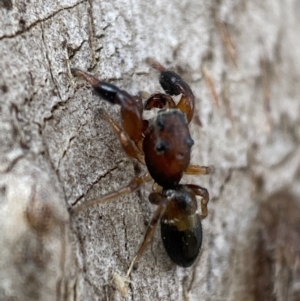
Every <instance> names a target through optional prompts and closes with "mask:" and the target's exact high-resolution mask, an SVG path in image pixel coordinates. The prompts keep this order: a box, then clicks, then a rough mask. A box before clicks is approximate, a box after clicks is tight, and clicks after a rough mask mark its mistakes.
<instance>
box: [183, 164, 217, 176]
mask: <svg viewBox="0 0 300 301" xmlns="http://www.w3.org/2000/svg"><path fill="white" fill-rule="evenodd" d="M214 171H215V168H214V167H213V166H200V165H193V164H190V165H189V166H188V168H187V169H186V171H185V172H184V173H185V174H187V175H208V174H212V173H214Z"/></svg>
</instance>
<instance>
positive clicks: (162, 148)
mask: <svg viewBox="0 0 300 301" xmlns="http://www.w3.org/2000/svg"><path fill="white" fill-rule="evenodd" d="M155 150H156V152H157V153H158V154H159V155H162V154H164V153H165V152H166V150H167V144H166V142H165V141H164V140H162V139H158V140H157V142H156V144H155Z"/></svg>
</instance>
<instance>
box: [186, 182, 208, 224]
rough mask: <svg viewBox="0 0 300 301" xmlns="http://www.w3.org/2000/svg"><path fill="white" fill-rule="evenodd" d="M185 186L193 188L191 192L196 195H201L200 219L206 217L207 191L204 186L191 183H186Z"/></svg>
mask: <svg viewBox="0 0 300 301" xmlns="http://www.w3.org/2000/svg"><path fill="white" fill-rule="evenodd" d="M186 186H187V187H189V188H190V189H192V190H193V192H194V193H195V194H196V195H198V196H201V197H202V199H201V213H202V214H201V219H205V218H206V217H207V213H208V212H207V204H208V202H209V193H208V191H207V189H206V188H204V187H201V186H198V185H193V184H188V185H186Z"/></svg>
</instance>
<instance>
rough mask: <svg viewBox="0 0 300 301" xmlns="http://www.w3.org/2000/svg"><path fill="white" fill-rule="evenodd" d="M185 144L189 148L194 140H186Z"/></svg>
mask: <svg viewBox="0 0 300 301" xmlns="http://www.w3.org/2000/svg"><path fill="white" fill-rule="evenodd" d="M186 144H187V145H188V146H189V147H192V146H193V145H194V140H193V139H192V138H187V139H186Z"/></svg>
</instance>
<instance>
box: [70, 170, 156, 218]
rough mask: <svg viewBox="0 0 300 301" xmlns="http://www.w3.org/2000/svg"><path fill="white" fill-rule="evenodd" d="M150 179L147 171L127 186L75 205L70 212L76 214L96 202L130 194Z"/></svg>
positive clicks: (96, 203) (106, 201) (105, 201)
mask: <svg viewBox="0 0 300 301" xmlns="http://www.w3.org/2000/svg"><path fill="white" fill-rule="evenodd" d="M151 180H152V178H151V176H150V175H149V174H148V173H147V174H145V175H143V176H141V177H136V178H134V179H133V180H132V181H131V182H130V183H129V184H128V185H127V186H125V187H123V188H120V189H118V190H116V191H113V192H110V193H108V194H105V195H103V196H101V197H99V198H96V199H94V200H91V201H88V202H85V203H83V204H81V205H79V206H77V207H76V208H74V209H73V208H72V209H71V213H72V214H77V213H78V212H80V211H82V210H84V209H86V208H88V207H91V206H95V205H98V204H103V203H108V202H110V201H113V200H114V199H116V198H118V197H121V196H124V195H127V194H130V193H132V192H133V191H135V190H137V189H138V188H139V187H140V186H141V185H143V184H144V183H146V182H149V181H151Z"/></svg>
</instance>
